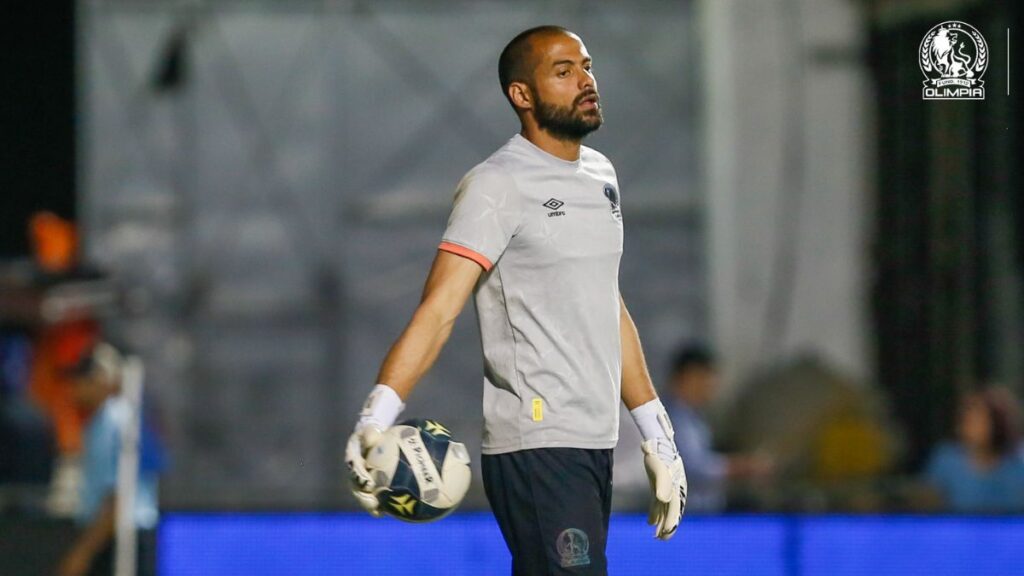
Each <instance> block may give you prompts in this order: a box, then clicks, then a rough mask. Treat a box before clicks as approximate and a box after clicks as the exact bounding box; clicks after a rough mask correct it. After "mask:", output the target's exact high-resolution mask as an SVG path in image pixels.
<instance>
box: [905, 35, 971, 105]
mask: <svg viewBox="0 0 1024 576" xmlns="http://www.w3.org/2000/svg"><path fill="white" fill-rule="evenodd" d="M917 55H918V65H920V66H921V72H922V73H923V74H924V76H925V78H926V80H925V81H924V90H923V98H924V99H925V100H984V99H985V83H984V82H983V81H982V80H981V77H982V75H984V74H985V70H986V69H988V59H989V58H988V44H987V43H986V42H985V37H984V36H982V35H981V32H978V30H977V29H976V28H975V27H974V26H971V25H970V24H966V23H964V22H960V21H957V20H950V21H948V22H943V23H942V24H938V25H936V26H934V27H932V29H931V30H929V31H928V33H927V34H925V35H924V39H923V40H921V47H920V48H919V49H918V51H917Z"/></svg>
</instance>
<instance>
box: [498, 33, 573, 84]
mask: <svg viewBox="0 0 1024 576" xmlns="http://www.w3.org/2000/svg"><path fill="white" fill-rule="evenodd" d="M538 34H572V32H570V31H569V30H567V29H566V28H563V27H561V26H555V25H552V24H547V25H544V26H536V27H534V28H530V29H529V30H524V31H522V32H520V33H519V34H517V35H516V37H515V38H513V39H512V40H511V41H510V42H509V43H508V45H506V46H505V49H504V50H502V51H501V56H499V57H498V81H499V82H500V83H501V92H502V94H504V95H505V98H507V99H508V101H509V103H510V104H511V103H512V99H511V98H509V95H508V87H509V86H511V85H512V83H513V82H526V83H527V84H530V85H532V83H533V68H534V62H533V58H532V54H533V51H532V46H531V44H530V39H531V38H532V37H534V36H536V35H538Z"/></svg>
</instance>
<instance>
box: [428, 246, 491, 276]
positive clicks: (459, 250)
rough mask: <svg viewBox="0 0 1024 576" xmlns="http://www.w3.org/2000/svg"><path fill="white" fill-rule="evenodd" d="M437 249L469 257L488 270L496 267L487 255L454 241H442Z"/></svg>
mask: <svg viewBox="0 0 1024 576" xmlns="http://www.w3.org/2000/svg"><path fill="white" fill-rule="evenodd" d="M437 249H438V250H444V251H445V252H451V253H452V254H455V255H456V256H462V257H463V258H469V259H470V260H472V261H473V262H476V263H477V264H479V265H480V266H481V267H482V268H483V269H484V270H485V271H487V272H490V271H491V268H493V267H494V264H491V261H490V260H488V259H487V257H486V256H484V255H483V254H480V253H479V252H475V251H473V250H470V249H469V248H466V247H465V246H460V245H458V244H454V243H452V242H441V244H440V245H439V246H438V247H437Z"/></svg>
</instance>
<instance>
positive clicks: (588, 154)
mask: <svg viewBox="0 0 1024 576" xmlns="http://www.w3.org/2000/svg"><path fill="white" fill-rule="evenodd" d="M580 158H582V159H583V160H591V161H594V162H602V163H605V164H608V165H609V166H611V164H612V161H611V160H609V159H608V157H607V156H605V155H604V154H602V153H601V152H598V151H597V150H595V149H593V148H591V147H590V146H580Z"/></svg>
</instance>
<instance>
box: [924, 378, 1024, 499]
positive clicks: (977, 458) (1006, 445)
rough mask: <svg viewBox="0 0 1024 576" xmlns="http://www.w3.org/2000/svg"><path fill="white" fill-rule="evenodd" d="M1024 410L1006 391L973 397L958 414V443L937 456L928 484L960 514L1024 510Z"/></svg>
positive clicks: (991, 390) (927, 474) (934, 454)
mask: <svg viewBox="0 0 1024 576" xmlns="http://www.w3.org/2000/svg"><path fill="white" fill-rule="evenodd" d="M1019 426H1020V409H1019V407H1018V405H1017V401H1016V398H1014V397H1013V394H1011V393H1010V392H1009V391H1008V390H1006V389H1004V388H989V389H986V390H983V391H981V392H974V393H971V394H968V395H966V396H965V397H964V399H963V400H962V401H961V404H960V409H959V413H958V415H957V425H956V441H954V442H946V443H942V444H940V445H938V446H937V447H936V448H935V450H934V451H933V452H932V455H931V457H930V459H929V462H928V465H927V468H926V471H925V480H926V482H927V483H928V484H929V485H930V486H931V487H932V488H933V489H935V490H936V491H937V492H938V494H939V495H940V497H941V500H942V502H943V503H944V504H945V506H946V507H947V508H948V509H950V510H953V511H956V512H989V513H991V512H1024V459H1022V458H1021V452H1020V444H1019V438H1020V436H1019V434H1020V427H1019Z"/></svg>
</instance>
